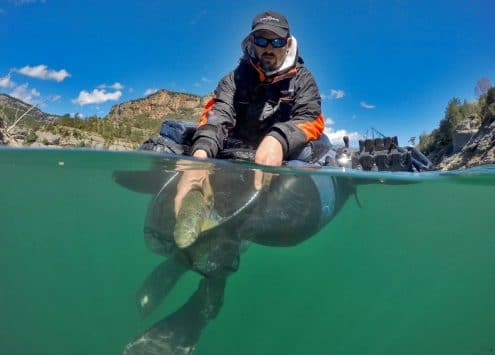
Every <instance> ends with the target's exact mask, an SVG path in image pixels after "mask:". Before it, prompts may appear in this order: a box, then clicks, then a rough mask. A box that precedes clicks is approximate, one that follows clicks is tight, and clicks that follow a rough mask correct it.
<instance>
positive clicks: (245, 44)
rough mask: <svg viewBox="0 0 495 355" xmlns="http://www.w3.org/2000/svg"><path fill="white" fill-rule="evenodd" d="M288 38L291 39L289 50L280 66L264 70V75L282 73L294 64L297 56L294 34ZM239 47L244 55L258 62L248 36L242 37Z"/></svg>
mask: <svg viewBox="0 0 495 355" xmlns="http://www.w3.org/2000/svg"><path fill="white" fill-rule="evenodd" d="M290 38H291V39H292V46H291V47H290V48H289V51H288V52H287V55H286V56H285V60H284V63H283V64H282V65H281V66H280V68H278V69H276V70H273V71H268V72H264V73H265V75H266V76H272V75H275V74H279V73H283V72H284V71H287V70H288V69H290V68H292V67H294V66H295V65H296V63H297V58H298V48H297V40H296V38H295V37H294V36H291V37H290ZM241 48H242V50H243V52H244V54H245V55H246V56H248V57H249V58H251V59H252V60H253V61H254V62H255V63H256V62H258V59H257V58H256V55H255V54H254V49H253V44H252V43H251V41H250V40H249V36H247V37H246V38H244V40H243V41H242V43H241Z"/></svg>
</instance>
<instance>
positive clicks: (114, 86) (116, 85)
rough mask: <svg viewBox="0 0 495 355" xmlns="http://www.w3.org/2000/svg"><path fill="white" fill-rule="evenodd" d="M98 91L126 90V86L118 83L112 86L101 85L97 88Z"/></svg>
mask: <svg viewBox="0 0 495 355" xmlns="http://www.w3.org/2000/svg"><path fill="white" fill-rule="evenodd" d="M97 88H98V89H114V90H122V89H124V85H122V84H121V83H119V82H118V81H117V82H115V83H113V84H112V85H107V84H101V85H98V86H97Z"/></svg>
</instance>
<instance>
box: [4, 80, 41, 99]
mask: <svg viewBox="0 0 495 355" xmlns="http://www.w3.org/2000/svg"><path fill="white" fill-rule="evenodd" d="M10 96H13V97H15V98H17V99H19V100H22V101H24V102H27V103H28V104H36V103H39V102H40V101H39V100H36V98H38V97H40V92H39V91H38V90H36V89H35V88H32V89H31V90H29V84H22V85H19V86H17V87H16V88H15V89H14V90H12V91H11V92H10Z"/></svg>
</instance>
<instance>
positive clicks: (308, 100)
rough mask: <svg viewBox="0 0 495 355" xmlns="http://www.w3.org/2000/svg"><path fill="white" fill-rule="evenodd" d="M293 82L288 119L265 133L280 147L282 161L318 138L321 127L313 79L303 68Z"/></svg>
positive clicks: (317, 97)
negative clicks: (292, 101)
mask: <svg viewBox="0 0 495 355" xmlns="http://www.w3.org/2000/svg"><path fill="white" fill-rule="evenodd" d="M295 80H296V82H295V87H294V91H295V92H294V103H293V105H292V110H291V113H290V119H289V120H288V121H286V122H279V123H276V124H274V125H273V127H272V129H271V131H270V132H269V133H268V135H270V136H273V137H274V138H276V139H277V140H278V141H279V142H280V143H281V144H282V148H283V151H284V159H287V158H291V156H293V155H295V154H298V153H299V152H300V150H301V149H302V148H303V147H304V145H305V144H306V143H307V142H308V141H311V140H316V139H318V138H320V136H321V135H322V134H323V130H324V128H325V121H324V119H323V115H322V113H321V98H320V93H319V90H318V86H317V85H316V82H315V80H314V78H313V76H312V75H311V73H310V72H309V71H308V70H307V69H306V68H304V67H303V68H300V69H299V70H298V73H297V76H296V79H295Z"/></svg>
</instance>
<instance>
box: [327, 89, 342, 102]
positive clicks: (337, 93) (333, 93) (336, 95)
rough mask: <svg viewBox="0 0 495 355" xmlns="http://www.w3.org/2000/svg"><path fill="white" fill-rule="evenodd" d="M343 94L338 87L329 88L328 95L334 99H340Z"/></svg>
mask: <svg viewBox="0 0 495 355" xmlns="http://www.w3.org/2000/svg"><path fill="white" fill-rule="evenodd" d="M344 96H345V92H344V90H341V89H338V90H335V89H332V90H330V97H331V98H332V99H335V100H340V99H342V98H343V97H344Z"/></svg>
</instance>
